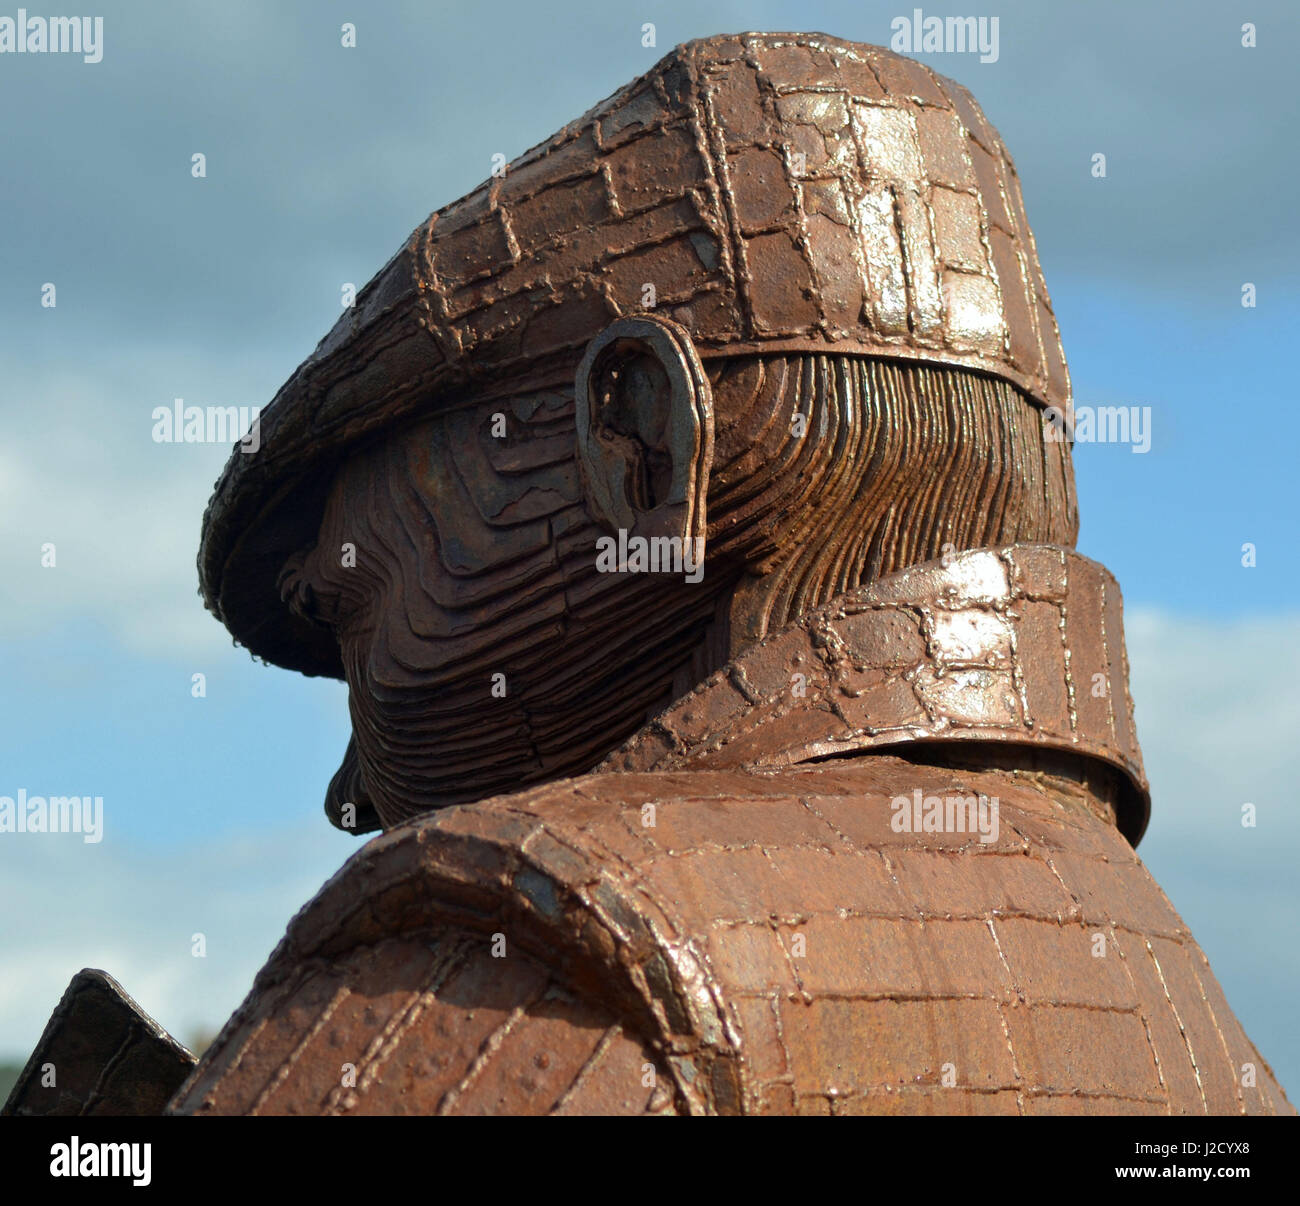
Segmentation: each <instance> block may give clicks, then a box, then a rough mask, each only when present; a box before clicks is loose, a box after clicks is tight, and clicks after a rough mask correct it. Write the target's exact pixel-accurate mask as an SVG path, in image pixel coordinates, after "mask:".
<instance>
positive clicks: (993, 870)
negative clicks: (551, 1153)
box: [20, 34, 1291, 1114]
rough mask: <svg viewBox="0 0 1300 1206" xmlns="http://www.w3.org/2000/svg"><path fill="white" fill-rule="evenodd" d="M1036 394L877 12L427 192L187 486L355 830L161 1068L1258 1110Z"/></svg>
mask: <svg viewBox="0 0 1300 1206" xmlns="http://www.w3.org/2000/svg"><path fill="white" fill-rule="evenodd" d="M1053 409H1054V411H1055V413H1056V414H1057V415H1060V416H1066V417H1067V419H1068V415H1069V409H1070V384H1069V377H1068V374H1067V370H1066V366H1065V359H1064V356H1063V353H1062V349H1061V342H1060V338H1059V334H1058V331H1057V325H1056V321H1055V319H1054V317H1053V315H1052V310H1051V306H1050V303H1049V301H1048V296H1047V290H1046V288H1045V286H1044V283H1043V278H1042V274H1041V272H1040V269H1039V265H1038V258H1037V254H1036V251H1035V248H1034V241H1033V236H1032V234H1031V233H1030V230H1029V226H1028V224H1027V222H1026V219H1025V213H1024V207H1023V204H1022V201H1021V196H1020V188H1019V184H1018V182H1017V178H1016V173H1015V169H1014V167H1013V166H1012V163H1011V159H1010V158H1009V156H1008V155H1007V152H1006V150H1005V148H1004V147H1003V145H1002V142H1001V140H1000V139H999V137H998V135H997V133H996V132H995V131H994V130H993V128H992V127H991V126H990V125H989V123H988V122H987V121H986V120H985V118H984V116H983V114H982V113H981V112H980V109H979V107H978V106H977V105H976V103H975V101H974V100H973V99H972V98H971V96H970V95H969V94H968V93H967V92H966V91H965V89H963V88H962V87H960V86H959V85H957V84H954V83H953V82H952V81H950V80H946V79H944V78H942V77H940V76H937V75H935V74H934V73H933V72H931V71H930V70H929V69H928V68H926V67H924V66H921V65H919V64H917V63H915V62H912V61H909V60H907V59H904V58H900V57H899V56H897V55H894V54H891V53H889V52H888V51H885V50H882V49H879V48H876V47H871V46H863V45H857V44H853V43H846V42H842V41H838V40H836V39H834V38H829V37H825V36H823V35H796V34H772V35H768V34H759V35H750V34H747V35H742V36H738V37H724V38H714V39H709V40H707V41H700V42H694V43H690V44H688V45H685V46H682V47H680V48H678V49H677V50H676V51H674V52H673V53H672V54H670V55H669V56H668V57H667V58H665V59H664V60H663V61H662V62H661V63H659V65H658V66H656V67H655V68H654V69H653V70H652V71H650V72H649V73H648V74H646V75H645V76H643V77H642V78H640V79H638V80H636V81H634V82H633V83H632V84H630V85H628V86H627V87H626V88H624V89H623V90H622V91H620V92H619V93H617V94H616V95H615V96H614V97H612V98H611V99H610V100H608V101H606V102H605V103H604V104H602V105H600V106H598V107H597V108H595V109H593V110H592V111H591V112H590V113H588V114H587V115H586V116H584V117H582V118H580V119H579V120H578V121H576V122H575V123H573V124H572V125H570V126H568V127H566V128H565V129H564V130H562V131H561V132H560V133H559V134H557V135H556V136H555V137H554V138H552V139H551V140H550V141H548V142H547V143H545V144H543V145H542V146H539V147H537V148H536V149H534V150H533V151H530V152H529V153H528V154H526V155H524V156H523V157H522V158H520V159H519V160H517V161H516V162H515V163H513V164H511V165H510V167H509V169H508V170H507V171H506V172H505V173H504V175H503V176H501V177H500V178H499V179H493V180H491V181H490V182H488V183H487V184H485V185H483V186H482V187H480V188H479V189H477V190H476V191H475V192H473V193H471V194H470V195H469V196H468V197H466V198H464V199H463V200H461V201H458V202H456V203H455V204H453V205H449V206H447V207H446V208H445V209H442V210H440V211H439V212H438V213H437V214H435V215H434V216H433V217H432V218H430V219H429V221H428V222H427V223H426V224H424V225H423V226H421V227H420V228H419V229H418V230H417V231H416V232H415V233H414V234H413V235H412V237H411V239H410V240H409V242H408V243H407V244H406V245H405V246H404V247H403V248H402V249H401V250H400V251H399V252H398V253H397V255H396V256H394V258H393V259H392V260H391V261H390V262H389V264H388V265H387V266H386V267H385V268H384V269H383V271H382V272H381V273H380V274H379V275H378V276H377V277H376V278H375V279H374V280H373V281H372V282H371V283H370V284H369V285H368V286H367V287H366V289H365V290H364V291H363V292H362V293H361V295H360V296H359V297H358V299H357V304H356V306H355V307H354V308H353V309H351V310H350V311H349V312H348V313H347V314H346V316H345V317H344V318H343V319H342V321H340V322H339V323H338V325H337V326H336V327H335V328H334V330H333V331H332V332H331V333H330V335H329V336H328V337H327V338H326V339H325V340H324V342H323V343H322V344H321V345H320V346H319V347H318V348H317V350H316V352H315V353H314V354H313V355H312V356H311V357H310V358H309V359H308V360H307V361H306V363H304V364H303V365H302V366H301V367H300V368H299V370H298V371H297V372H296V373H295V374H294V376H293V378H292V379H291V380H290V381H289V382H288V384H286V385H285V387H284V388H283V389H282V390H281V391H280V393H279V395H278V396H277V397H276V399H275V401H274V402H273V403H272V405H271V406H270V407H269V408H268V410H267V411H266V412H265V413H264V415H263V416H262V431H261V447H260V449H259V451H258V452H256V453H255V454H251V455H245V454H241V453H239V452H237V453H236V454H235V455H234V456H232V458H231V460H230V463H229V465H228V467H227V469H226V472H225V475H224V476H223V478H222V479H221V481H220V482H219V483H218V486H217V489H216V493H215V495H214V497H213V500H212V502H211V504H210V506H209V509H208V512H207V515H206V516H205V520H204V534H203V546H202V551H201V554H200V573H201V579H202V586H203V591H204V595H205V597H206V599H207V602H208V606H209V607H210V608H211V610H212V611H213V612H214V613H215V614H216V615H217V616H218V617H219V618H220V619H221V620H222V621H223V622H224V623H225V624H226V625H227V627H228V628H229V629H230V631H231V632H232V633H233V634H234V635H235V636H236V637H237V638H238V640H239V641H240V642H242V643H243V644H244V645H245V646H247V647H248V648H249V649H250V650H251V651H252V652H253V653H255V654H257V655H259V656H261V657H264V658H266V659H268V660H270V661H273V662H276V663H278V664H280V665H282V666H286V667H289V668H291V669H295V670H299V671H302V672H303V673H306V674H316V675H333V676H335V677H341V678H346V680H347V682H348V684H349V687H350V700H351V712H352V721H353V733H354V736H353V740H352V742H351V743H350V745H349V747H348V750H347V752H346V754H345V756H344V759H343V764H342V766H341V768H340V770H339V772H338V774H337V775H336V776H335V778H334V781H333V783H332V784H331V785H330V789H329V793H328V799H327V804H326V808H327V812H328V814H329V816H330V818H331V819H332V820H333V821H334V823H335V824H337V825H340V826H342V827H344V828H348V829H351V830H353V831H355V832H357V833H362V832H367V831H370V830H374V829H379V828H382V829H383V830H384V831H385V832H384V834H383V836H381V837H378V838H376V839H374V840H373V841H371V842H370V843H369V844H367V845H366V846H365V847H364V848H363V849H362V850H361V851H360V852H359V853H358V854H357V855H355V856H354V857H353V858H352V860H351V861H350V862H349V863H348V864H347V865H346V866H345V867H344V868H343V870H342V871H341V872H340V873H339V874H338V875H337V876H335V877H334V879H333V880H331V881H330V883H329V884H327V885H326V886H325V888H324V889H323V890H322V891H321V893H320V894H319V895H318V896H317V897H316V898H315V899H314V900H313V901H312V902H311V903H310V904H309V905H308V906H307V907H306V908H305V909H304V910H303V911H302V912H301V913H300V914H299V915H298V916H297V917H296V918H295V919H294V920H293V922H292V923H291V925H290V927H289V931H288V934H287V936H286V937H285V939H284V941H283V942H282V944H281V945H280V946H279V948H278V949H277V950H276V952H275V953H274V955H273V956H272V957H271V960H270V961H269V963H268V964H267V965H266V967H265V968H264V969H263V970H262V972H261V974H260V975H259V976H258V978H257V981H256V983H255V984H254V986H253V989H252V991H251V993H250V994H249V996H248V998H247V999H246V1001H245V1002H244V1004H243V1005H242V1006H241V1007H240V1009H239V1010H238V1011H237V1012H236V1014H235V1015H234V1017H233V1018H231V1020H230V1021H229V1023H228V1024H227V1025H226V1027H225V1029H224V1030H223V1031H222V1033H221V1035H220V1036H219V1038H218V1039H217V1041H216V1042H215V1043H214V1044H213V1046H212V1047H211V1049H210V1050H209V1051H208V1053H207V1054H206V1055H205V1056H204V1057H203V1058H202V1060H201V1061H200V1062H199V1064H198V1066H197V1068H196V1069H195V1070H194V1071H193V1073H192V1074H191V1075H190V1076H189V1077H188V1079H187V1080H186V1082H185V1084H184V1085H183V1086H182V1087H181V1088H180V1089H179V1091H178V1092H177V1093H176V1094H175V1096H174V1097H173V1098H172V1099H171V1101H170V1105H169V1107H168V1108H169V1110H170V1111H172V1112H175V1113H193V1114H205V1113H211V1114H218V1113H279V1112H294V1113H322V1114H347V1113H397V1112H403V1113H405V1112H416V1113H457V1112H493V1111H495V1112H526V1113H548V1112H551V1113H571V1112H615V1113H673V1112H678V1113H713V1112H720V1113H730V1112H742V1113H769V1112H791V1111H795V1112H809V1113H854V1112H867V1113H871V1112H903V1113H1011V1114H1015V1113H1025V1114H1032V1113H1052V1112H1078V1113H1091V1112H1120V1113H1137V1112H1152V1113H1167V1112H1191V1113H1203V1112H1210V1113H1235V1112H1243V1111H1244V1112H1248V1113H1255V1112H1263V1113H1270V1112H1290V1109H1291V1107H1290V1105H1289V1103H1288V1102H1287V1101H1286V1099H1285V1097H1284V1095H1283V1093H1282V1091H1281V1089H1280V1087H1279V1086H1278V1084H1277V1082H1276V1080H1275V1079H1274V1077H1273V1075H1272V1073H1271V1071H1270V1070H1269V1068H1268V1066H1267V1065H1266V1064H1265V1063H1264V1061H1263V1060H1262V1059H1261V1058H1260V1056H1259V1055H1258V1053H1257V1052H1256V1050H1255V1049H1254V1047H1253V1046H1252V1045H1251V1043H1250V1042H1249V1040H1248V1039H1247V1037H1246V1035H1245V1034H1244V1033H1243V1032H1242V1029H1241V1027H1240V1025H1239V1024H1238V1022H1237V1020H1236V1018H1235V1017H1234V1016H1233V1014H1232V1011H1231V1010H1230V1009H1229V1007H1228V1005H1227V1002H1226V1001H1225V1000H1224V998H1223V994H1222V992H1221V991H1220V989H1219V986H1218V984H1217V982H1216V981H1215V979H1214V976H1213V975H1212V974H1211V972H1210V969H1209V966H1208V964H1207V963H1206V960H1205V957H1204V956H1203V954H1202V953H1201V951H1200V949H1199V948H1198V946H1197V945H1196V943H1195V941H1194V940H1193V938H1192V936H1191V934H1190V933H1189V932H1188V930H1187V928H1186V926H1185V925H1184V924H1183V922H1182V920H1181V919H1180V918H1179V917H1178V915H1177V914H1176V913H1175V912H1174V910H1173V909H1172V908H1171V906H1170V905H1169V903H1168V901H1167V900H1166V898H1165V897H1164V895H1163V893H1162V892H1161V891H1160V889H1159V887H1158V886H1157V885H1156V883H1155V882H1154V881H1153V880H1152V878H1151V877H1150V875H1149V874H1148V873H1147V871H1146V870H1145V868H1144V867H1143V866H1142V864H1141V862H1140V861H1139V860H1138V859H1137V857H1136V855H1135V854H1134V853H1133V846H1134V845H1136V843H1137V842H1138V840H1139V839H1140V837H1141V835H1142V832H1143V829H1144V828H1145V826H1146V823H1147V816H1148V809H1149V797H1148V790H1147V783H1146V780H1145V778H1144V774H1143V770H1142V761H1141V754H1140V751H1139V749H1138V744H1137V739H1136V733H1135V729H1134V724H1133V709H1132V703H1131V700H1130V698H1129V693H1128V685H1127V683H1128V667H1127V663H1126V660H1125V652H1124V638H1123V628H1122V616H1121V602H1120V593H1119V588H1118V586H1117V585H1116V583H1115V581H1114V579H1113V578H1112V577H1111V576H1110V575H1109V574H1108V573H1107V572H1106V570H1104V569H1103V568H1102V567H1100V566H1098V565H1096V564H1095V563H1093V562H1090V561H1088V560H1086V559H1084V558H1082V557H1080V556H1079V555H1078V554H1076V553H1075V552H1074V551H1073V545H1074V541H1075V536H1076V532H1077V527H1078V519H1077V512H1076V507H1075V492H1074V480H1073V470H1072V467H1071V462H1070V454H1069V445H1068V443H1065V442H1062V441H1061V440H1059V439H1054V438H1052V432H1053V426H1052V424H1050V423H1046V422H1045V416H1046V415H1047V414H1048V413H1049V410H1053ZM638 571H644V572H638ZM653 571H657V572H653ZM20 1088H21V1085H20ZM24 1100H25V1103H26V1104H25V1107H24V1108H27V1109H29V1110H32V1111H35V1110H37V1109H39V1098H38V1095H37V1090H35V1089H29V1090H28V1091H27V1096H26V1098H25V1099H24Z"/></svg>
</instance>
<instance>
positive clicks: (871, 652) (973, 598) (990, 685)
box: [596, 544, 1150, 845]
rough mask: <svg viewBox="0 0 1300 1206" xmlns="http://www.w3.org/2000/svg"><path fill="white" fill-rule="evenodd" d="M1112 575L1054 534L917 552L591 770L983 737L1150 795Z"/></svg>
mask: <svg viewBox="0 0 1300 1206" xmlns="http://www.w3.org/2000/svg"><path fill="white" fill-rule="evenodd" d="M1122 609H1123V605H1122V600H1121V597H1120V590H1119V586H1118V584H1117V583H1116V582H1115V579H1114V578H1113V577H1112V576H1111V574H1110V573H1109V572H1108V571H1107V570H1106V569H1105V568H1104V567H1103V566H1101V565H1098V564H1097V563H1096V562H1095V561H1089V560H1088V559H1087V558H1086V557H1081V556H1079V555H1078V554H1077V553H1075V552H1073V551H1072V550H1070V549H1065V548H1060V547H1058V546H1056V545H1030V544H1016V545H1009V546H1007V547H1005V548H1000V549H978V550H975V551H972V552H966V553H961V554H957V555H955V556H952V557H950V558H945V559H944V560H943V561H931V562H926V563H925V564H923V565H917V566H912V567H911V568H909V569H906V570H903V571H902V572H900V573H897V574H891V575H889V576H888V577H885V578H881V579H879V580H877V581H875V582H873V583H871V584H870V585H868V586H865V587H862V588H860V589H858V590H856V591H853V592H852V593H851V594H847V595H841V596H839V597H838V598H836V599H834V600H832V601H831V602H830V603H828V604H826V605H824V606H823V607H820V608H818V609H817V610H816V611H813V612H809V613H808V614H807V615H805V616H804V617H802V618H801V619H800V620H799V621H798V623H796V624H793V625H791V626H790V627H788V628H785V629H783V630H782V631H780V632H778V633H775V634H773V635H772V636H769V637H767V638H765V639H764V640H762V641H760V642H758V643H757V644H755V645H752V646H750V647H749V648H748V649H746V650H744V651H743V652H742V653H741V654H740V655H739V656H737V657H736V658H735V659H734V660H733V661H731V662H730V663H729V664H728V665H726V666H724V667H723V668H722V669H721V670H719V671H717V672H716V673H715V674H713V675H712V676H711V677H709V678H708V679H706V680H705V681H704V682H702V683H701V684H700V685H699V686H698V687H696V688H695V689H694V690H693V691H691V692H690V693H689V694H688V695H685V696H683V697H682V698H681V699H679V700H678V701H677V702H676V703H674V704H673V705H672V706H671V707H670V708H669V709H668V710H667V711H666V712H664V713H663V714H662V715H660V716H659V717H658V718H656V719H655V720H653V721H651V722H650V723H649V724H648V725H646V726H645V727H644V728H643V729H641V730H640V731H639V732H638V733H636V734H635V735H634V736H633V737H632V738H631V739H629V740H628V741H627V742H626V743H625V744H624V745H623V746H621V747H620V748H619V749H617V750H615V751H614V752H613V753H612V754H610V755H609V757H608V758H606V759H605V761H604V762H602V763H601V765H600V766H599V767H597V768H596V769H597V771H658V770H677V769H685V768H699V769H704V768H706V767H707V768H710V769H724V768H739V767H743V768H747V769H755V770H760V769H769V768H779V767H784V766H791V765H795V764H797V763H800V762H806V761H808V760H809V759H812V758H820V757H826V756H828V755H837V754H839V755H842V754H851V753H860V752H863V751H870V750H872V749H881V750H883V749H885V748H887V747H891V746H894V747H897V746H898V745H900V744H903V743H906V742H923V741H956V740H961V741H983V742H998V743H1004V744H1010V745H1024V746H1030V747H1039V748H1043V747H1045V748H1048V749H1053V750H1065V751H1069V752H1072V753H1075V754H1079V755H1082V756H1085V757H1089V758H1096V759H1100V760H1101V761H1102V762H1105V763H1107V764H1109V765H1110V766H1112V767H1114V768H1115V769H1116V770H1118V771H1119V772H1120V773H1121V774H1122V776H1123V777H1124V779H1125V781H1126V783H1127V786H1128V787H1129V788H1130V789H1131V790H1128V791H1126V792H1124V793H1123V796H1124V798H1123V799H1122V801H1121V803H1120V806H1119V809H1118V818H1117V823H1118V827H1119V829H1120V831H1121V832H1122V833H1123V834H1124V836H1125V837H1127V838H1128V839H1129V841H1130V842H1131V843H1133V844H1134V845H1136V844H1137V841H1138V839H1139V838H1140V837H1141V836H1142V832H1143V830H1144V829H1145V828H1146V823H1147V818H1148V816H1149V814H1150V795H1149V792H1148V789H1147V781H1146V775H1145V772H1144V771H1143V768H1142V753H1141V750H1140V749H1139V748H1138V743H1137V733H1136V730H1135V729H1134V725H1133V701H1132V698H1131V697H1130V695H1129V688H1128V657H1127V654H1126V652H1125V649H1124V628H1123V610H1122Z"/></svg>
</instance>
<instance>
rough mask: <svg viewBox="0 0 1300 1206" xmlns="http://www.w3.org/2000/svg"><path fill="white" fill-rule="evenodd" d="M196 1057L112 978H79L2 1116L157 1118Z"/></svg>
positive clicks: (89, 972) (88, 974)
mask: <svg viewBox="0 0 1300 1206" xmlns="http://www.w3.org/2000/svg"><path fill="white" fill-rule="evenodd" d="M194 1062H195V1061H194V1056H193V1055H191V1054H190V1053H189V1051H187V1050H186V1049H185V1048H184V1047H182V1046H181V1045H180V1044H179V1043H178V1042H176V1041H175V1039H173V1038H172V1037H171V1036H170V1035H169V1034H167V1033H166V1032H165V1031H164V1030H163V1029H162V1028H161V1027H160V1026H159V1025H158V1024H157V1023H156V1022H155V1021H154V1020H153V1019H152V1018H150V1017H149V1016H148V1015H147V1014H146V1013H145V1012H144V1011H143V1010H142V1009H141V1008H140V1006H139V1005H137V1004H136V1003H135V1001H133V1000H132V999H131V998H130V997H129V996H127V994H126V992H125V991H124V990H123V989H122V986H121V985H120V984H119V983H118V982H117V981H116V980H114V979H113V977H112V976H109V975H105V974H104V973H103V972H102V971H96V970H93V969H90V968H87V969H86V970H84V971H80V972H78V973H77V974H76V975H75V976H73V978H72V981H71V983H70V984H69V985H68V987H67V990H66V991H65V992H64V994H63V999H62V1000H61V1001H60V1002H59V1004H58V1008H56V1009H55V1011H54V1013H53V1014H52V1015H51V1017H50V1020H49V1022H48V1023H47V1024H46V1026H45V1031H44V1033H43V1034H42V1035H41V1038H40V1042H38V1043H37V1044H36V1050H35V1051H33V1052H32V1056H31V1058H30V1059H29V1060H28V1061H27V1065H26V1067H24V1068H23V1070H22V1073H21V1074H20V1075H19V1077H18V1079H17V1080H16V1081H15V1082H14V1087H13V1089H12V1091H11V1092H10V1094H9V1099H8V1101H6V1102H5V1105H4V1109H3V1110H0V1115H4V1116H11V1117H36V1116H44V1115H49V1116H52V1117H60V1118H73V1117H85V1116H93V1115H112V1116H116V1117H121V1116H123V1115H135V1114H158V1113H160V1112H161V1111H162V1108H163V1106H165V1105H166V1104H167V1100H168V1098H170V1097H171V1095H172V1094H173V1093H175V1092H176V1090H177V1089H178V1088H180V1086H181V1083H182V1082H183V1081H184V1080H185V1078H186V1077H187V1076H188V1075H189V1073H190V1071H191V1070H192V1069H193V1067H194Z"/></svg>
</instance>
